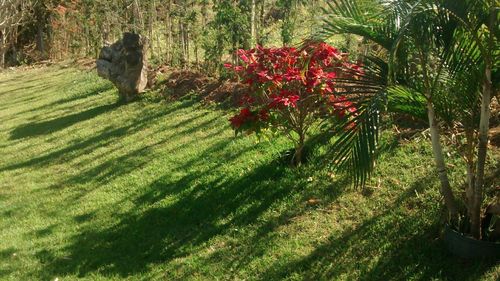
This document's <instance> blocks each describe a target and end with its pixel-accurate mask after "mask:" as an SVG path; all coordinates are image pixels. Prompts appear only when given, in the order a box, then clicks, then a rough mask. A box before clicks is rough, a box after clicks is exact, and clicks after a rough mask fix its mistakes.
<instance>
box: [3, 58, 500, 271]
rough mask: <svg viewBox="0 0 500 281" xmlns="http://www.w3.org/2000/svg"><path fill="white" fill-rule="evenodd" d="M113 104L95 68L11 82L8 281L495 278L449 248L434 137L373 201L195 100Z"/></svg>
mask: <svg viewBox="0 0 500 281" xmlns="http://www.w3.org/2000/svg"><path fill="white" fill-rule="evenodd" d="M116 101H117V94H116V92H115V90H114V89H113V88H112V86H111V85H110V84H109V83H107V82H105V81H103V80H101V79H99V78H98V77H96V75H94V74H92V73H87V72H83V71H78V70H74V69H62V68H58V67H51V68H41V69H35V70H29V71H20V70H18V71H8V72H5V73H0V153H1V154H0V155H1V158H0V279H1V280H4V279H5V280H54V279H55V278H59V280H73V279H76V278H82V279H87V280H105V279H106V280H108V279H125V278H128V279H130V280H151V279H153V280H154V279H156V280H186V279H188V280H190V279H191V280H221V279H222V280H240V279H250V280H279V279H287V280H302V279H308V280H358V279H361V280H431V279H436V280H495V279H496V278H497V277H498V272H499V270H500V267H499V266H498V265H496V266H494V264H492V263H491V262H487V261H485V262H478V263H473V262H467V261H462V260H460V259H457V258H454V257H451V256H450V255H449V254H448V253H447V251H446V249H445V247H444V245H443V244H442V242H441V240H440V238H439V236H440V230H441V223H442V222H441V219H440V216H441V203H440V201H439V200H440V198H439V196H438V193H437V185H436V184H437V182H436V180H435V178H436V177H435V176H434V174H433V172H432V162H431V161H430V159H431V158H430V150H429V147H428V145H427V144H426V142H425V141H414V142H411V143H407V144H405V145H403V146H401V147H399V148H394V149H393V150H390V151H388V152H387V153H385V154H384V155H383V156H382V161H381V162H380V163H379V166H378V170H377V171H378V172H377V174H376V175H375V176H374V177H373V179H372V182H371V183H370V186H371V188H369V190H368V191H365V192H361V191H355V190H352V189H350V188H349V186H348V185H347V183H346V181H345V180H343V178H342V176H341V175H332V174H330V173H327V172H326V171H321V170H319V171H318V170H317V169H315V167H308V166H305V167H301V168H300V169H299V170H298V171H294V170H292V169H290V168H288V167H286V166H284V165H283V164H281V163H280V162H279V161H276V159H277V158H278V156H279V153H280V152H281V151H283V150H285V149H287V148H288V147H289V144H288V143H287V142H286V140H284V139H278V140H273V142H272V143H270V142H268V141H261V142H257V141H256V139H255V138H253V137H247V138H245V137H238V138H234V133H233V132H232V131H231V129H230V128H229V126H228V122H227V118H228V116H226V115H225V114H224V113H223V112H221V111H219V110H217V109H215V108H211V107H206V106H202V105H200V104H199V103H198V102H197V101H196V100H195V99H185V100H182V101H177V102H165V101H162V100H161V99H160V98H158V97H157V96H156V94H155V93H148V94H146V96H145V97H144V98H143V99H141V100H139V101H137V102H134V103H131V104H128V105H118V104H116ZM311 199H313V200H311Z"/></svg>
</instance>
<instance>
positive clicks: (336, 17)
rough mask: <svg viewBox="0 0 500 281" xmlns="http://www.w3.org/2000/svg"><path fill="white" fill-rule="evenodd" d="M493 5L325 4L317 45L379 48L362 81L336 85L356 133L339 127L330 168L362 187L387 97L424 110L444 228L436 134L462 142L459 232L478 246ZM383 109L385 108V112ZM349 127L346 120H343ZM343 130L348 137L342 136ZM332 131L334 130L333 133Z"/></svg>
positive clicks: (449, 193)
mask: <svg viewBox="0 0 500 281" xmlns="http://www.w3.org/2000/svg"><path fill="white" fill-rule="evenodd" d="M498 7H499V1H498V0H419V1H417V0H392V1H383V0H363V1H350V0H333V1H331V2H330V3H329V8H328V9H326V13H327V16H326V17H325V21H324V26H323V28H322V30H321V32H320V33H319V34H318V35H317V36H318V37H320V38H321V39H325V38H326V37H329V36H332V35H335V34H355V35H358V36H361V37H363V38H364V39H365V40H366V41H368V42H370V43H371V44H374V45H378V46H380V48H379V50H378V51H377V52H376V53H375V54H373V53H372V54H370V55H369V56H367V62H368V65H367V69H366V71H365V75H364V77H362V78H359V77H358V79H355V80H354V79H350V80H349V79H348V80H346V79H344V80H339V81H338V82H339V83H342V84H344V85H347V87H345V88H346V91H347V92H346V93H345V94H346V95H348V96H349V95H350V96H351V97H352V98H353V99H356V101H357V102H358V103H360V105H359V106H358V108H359V110H360V112H357V113H356V120H355V122H356V126H352V124H347V123H344V124H341V126H340V127H343V128H339V126H337V127H336V128H335V130H331V132H340V137H339V138H338V139H337V140H336V141H335V143H334V145H333V147H332V149H331V154H332V156H331V157H332V163H333V164H334V166H335V167H336V168H338V169H345V170H348V171H353V173H352V174H353V176H354V179H355V182H356V184H364V183H365V181H366V179H367V178H368V176H369V175H370V172H371V171H372V168H373V161H374V159H375V156H376V144H377V136H378V130H379V127H380V126H379V125H378V122H379V115H380V112H381V111H382V110H383V109H384V106H385V105H387V103H384V102H382V101H387V100H388V101H389V104H390V101H391V100H392V98H393V97H395V96H398V97H407V98H408V99H411V100H413V101H417V103H418V102H419V101H420V102H421V106H422V107H424V106H425V108H426V111H427V118H428V124H429V131H430V135H431V142H432V149H433V155H434V160H435V165H436V169H437V172H438V175H439V179H440V186H441V189H440V191H441V194H442V195H443V197H444V201H445V205H446V206H447V209H448V211H449V218H450V221H451V222H452V223H456V222H458V220H459V219H458V218H459V216H460V208H459V206H460V204H458V200H457V199H458V197H457V196H456V192H455V190H456V189H454V188H452V186H451V184H450V181H449V179H448V173H447V169H446V165H445V158H444V155H443V151H442V146H441V142H442V140H441V137H442V136H441V134H443V133H446V132H450V129H452V128H453V130H455V131H460V132H461V133H463V134H462V135H464V141H463V145H460V146H459V151H460V152H461V153H462V154H463V156H464V159H465V162H466V167H467V178H466V183H467V184H466V187H465V190H464V191H465V194H466V196H465V199H464V205H465V207H466V210H467V211H466V215H467V217H468V221H469V224H468V227H467V229H466V230H465V231H466V232H469V233H470V234H471V235H472V236H474V237H475V238H477V239H481V233H482V232H481V207H482V205H483V199H484V185H485V163H486V158H487V148H488V130H489V119H490V103H491V99H492V97H493V96H494V92H495V89H498V84H497V83H493V77H494V76H495V73H496V71H497V69H498V66H499V59H498V55H499V53H500V49H499V41H498V37H497V36H498V34H499V33H498ZM389 108H391V107H390V106H389ZM346 120H351V119H346ZM346 128H351V129H346ZM339 129H340V130H339Z"/></svg>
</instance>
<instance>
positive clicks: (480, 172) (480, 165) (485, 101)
mask: <svg viewBox="0 0 500 281" xmlns="http://www.w3.org/2000/svg"><path fill="white" fill-rule="evenodd" d="M495 21H496V13H495V5H494V1H491V7H490V20H489V30H490V32H492V31H493V30H494V28H495ZM488 41H489V42H488V45H489V46H488V48H486V52H487V53H486V54H484V57H485V66H486V67H485V73H484V74H485V75H484V76H485V77H484V81H483V93H482V97H481V99H482V101H481V117H480V121H479V143H478V152H477V166H476V182H475V184H474V194H473V200H472V201H473V202H472V206H470V207H471V218H470V222H471V234H472V236H474V238H476V239H481V203H482V202H483V185H484V168H485V164H486V152H487V150H488V132H489V126H490V113H491V112H490V103H491V95H492V93H491V92H492V89H493V87H492V83H491V69H492V65H493V60H492V54H491V52H492V50H493V48H494V46H493V35H491V34H490V35H489V40H488Z"/></svg>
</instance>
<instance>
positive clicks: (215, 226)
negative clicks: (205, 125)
mask: <svg viewBox="0 0 500 281" xmlns="http://www.w3.org/2000/svg"><path fill="white" fill-rule="evenodd" d="M283 171H284V169H283V168H282V167H280V166H277V165H276V164H274V163H271V164H266V165H262V166H260V167H258V168H256V169H255V170H253V171H252V172H250V173H249V174H247V175H245V176H243V177H241V178H238V179H236V180H234V181H227V180H224V179H223V176H219V177H216V178H214V179H211V180H209V181H206V182H204V183H198V182H197V179H198V178H199V177H200V176H203V175H202V174H201V173H198V174H189V175H186V176H184V177H183V178H181V179H179V180H177V181H175V182H172V183H170V184H167V183H164V182H168V175H166V176H165V177H167V178H166V179H160V180H159V181H158V182H156V183H154V184H153V185H152V188H150V190H149V192H147V193H146V194H144V195H143V196H141V197H139V198H137V199H136V201H135V203H136V204H137V206H138V207H140V206H144V205H145V206H151V205H153V204H154V203H156V202H158V201H160V200H162V199H164V198H165V197H166V195H167V194H168V193H171V192H173V193H175V194H181V195H182V196H181V197H180V198H179V199H178V200H177V201H175V202H173V203H172V204H170V205H168V206H166V207H148V208H149V209H148V210H147V211H145V213H143V214H130V213H128V214H124V215H121V216H120V218H119V220H120V223H119V224H118V225H117V226H114V227H110V228H109V229H101V230H99V229H92V228H91V229H87V230H86V231H84V232H82V233H81V234H79V235H78V236H76V237H74V240H73V241H72V242H71V245H70V246H69V247H68V248H67V249H66V250H67V251H68V252H69V253H70V258H69V259H65V258H60V259H58V260H55V261H52V262H51V263H50V265H49V266H48V268H47V271H46V272H45V273H44V274H48V275H47V276H45V277H53V276H54V275H53V274H55V275H56V276H60V275H65V274H78V276H79V277H84V276H86V275H87V274H90V273H92V272H96V271H99V272H101V273H102V274H105V275H106V274H119V275H121V276H129V275H132V274H135V273H139V272H143V271H144V270H146V269H147V268H148V266H149V265H151V264H157V263H166V262H169V261H171V260H173V259H175V258H179V257H183V256H187V255H190V254H193V253H194V252H196V251H197V250H200V248H203V244H204V243H206V242H208V241H209V240H210V239H211V238H213V237H215V236H218V235H223V234H225V233H227V232H228V231H230V230H231V227H234V226H244V225H248V224H250V223H253V222H255V220H256V219H257V218H258V217H259V216H260V215H261V214H262V213H263V212H264V211H265V210H267V209H268V208H269V207H270V206H271V205H272V204H273V203H274V202H276V201H279V200H281V199H283V198H284V197H286V196H287V195H289V194H290V193H291V192H292V191H293V188H292V186H291V185H290V184H286V185H280V186H274V185H273V183H274V181H275V180H276V179H279V178H280V177H282V175H283ZM205 173H210V169H209V170H207V171H205ZM160 186H161V188H159V187H160ZM228 218H231V219H229V221H227V220H226V219H228ZM228 225H230V226H231V227H229V226H228ZM51 274H52V275H51Z"/></svg>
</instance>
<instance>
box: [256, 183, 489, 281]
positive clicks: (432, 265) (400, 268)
mask: <svg viewBox="0 0 500 281" xmlns="http://www.w3.org/2000/svg"><path fill="white" fill-rule="evenodd" d="M430 182H432V177H431V176H429V177H426V178H423V179H421V180H419V181H417V182H415V183H414V184H413V186H412V187H411V188H409V189H408V190H407V191H406V192H405V193H404V194H402V195H401V196H400V197H399V198H398V199H397V200H396V201H395V203H394V204H393V205H392V206H387V207H386V208H384V209H387V211H384V212H383V213H381V214H379V215H377V216H374V217H373V218H371V219H369V220H366V221H364V222H363V223H361V224H360V225H358V226H355V227H353V228H352V229H348V230H346V231H344V232H343V233H340V234H339V235H332V236H331V237H329V238H328V240H327V242H326V243H324V244H322V245H320V246H319V247H317V248H316V249H315V250H314V251H313V252H311V253H310V254H309V255H307V256H306V257H302V258H299V259H296V260H294V261H291V262H288V263H284V264H278V263H277V264H274V265H270V266H269V267H268V270H267V271H266V272H265V273H264V274H263V275H262V276H260V278H259V279H260V280H282V279H286V278H290V277H291V276H297V275H299V276H302V277H304V279H305V280H338V279H344V278H342V276H345V275H346V274H348V276H354V274H353V273H357V275H358V277H357V280H366V281H371V280H384V281H385V280H422V281H424V280H436V279H439V280H478V279H479V277H481V276H482V275H483V274H484V273H485V272H486V271H487V270H489V269H490V268H491V267H492V266H494V265H495V264H496V263H495V261H493V260H490V261H488V260H483V261H474V262H472V261H466V260H462V259H460V258H457V257H454V256H452V255H451V254H450V253H449V252H448V251H447V249H446V247H445V245H444V242H443V241H442V239H441V238H440V235H441V229H442V221H441V220H440V219H439V214H438V215H437V217H436V218H435V219H434V220H433V221H431V222H430V223H429V222H425V221H422V220H425V218H423V217H421V215H420V213H419V212H418V211H417V210H418V209H421V208H425V207H423V206H418V208H416V211H417V212H411V215H408V214H407V212H403V211H402V210H401V209H398V208H401V207H402V208H405V209H410V210H411V209H413V208H414V207H416V206H415V205H418V204H419V200H412V199H409V198H410V197H414V196H415V194H418V193H420V194H422V193H424V192H425V189H426V188H428V187H429V183H430ZM438 213H439V212H438ZM422 226H424V227H422Z"/></svg>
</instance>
